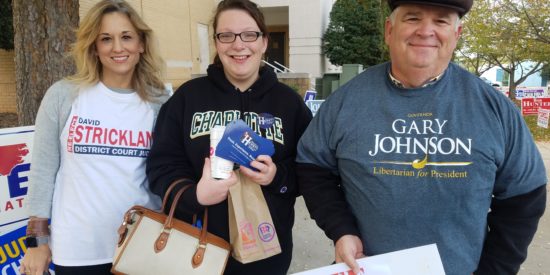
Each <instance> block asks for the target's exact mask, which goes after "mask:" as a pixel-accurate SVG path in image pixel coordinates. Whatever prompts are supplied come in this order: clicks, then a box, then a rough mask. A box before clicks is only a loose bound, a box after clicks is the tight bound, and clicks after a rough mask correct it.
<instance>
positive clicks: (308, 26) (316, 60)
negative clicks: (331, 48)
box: [288, 0, 333, 77]
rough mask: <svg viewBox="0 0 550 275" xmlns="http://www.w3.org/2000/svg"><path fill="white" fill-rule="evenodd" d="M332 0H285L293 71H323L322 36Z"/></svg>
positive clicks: (313, 74) (311, 72)
mask: <svg viewBox="0 0 550 275" xmlns="http://www.w3.org/2000/svg"><path fill="white" fill-rule="evenodd" d="M332 2H333V1H332V0H300V1H291V2H290V3H289V4H290V6H289V9H288V10H289V40H290V41H289V48H290V49H289V63H290V64H289V65H290V68H291V69H292V70H293V71H295V72H308V73H310V74H311V75H312V76H313V77H321V76H322V74H323V73H324V72H325V59H324V55H323V52H322V38H323V33H324V31H325V29H326V28H327V26H328V21H329V14H330V9H331V7H332Z"/></svg>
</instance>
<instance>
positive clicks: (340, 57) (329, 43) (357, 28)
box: [323, 0, 387, 68]
mask: <svg viewBox="0 0 550 275" xmlns="http://www.w3.org/2000/svg"><path fill="white" fill-rule="evenodd" d="M383 20H384V8H382V7H381V6H380V0H337V1H336V3H334V6H333V7H332V11H331V12H330V23H329V26H328V29H327V31H326V32H325V35H324V37H323V39H324V45H323V50H324V52H325V54H326V56H327V57H328V59H329V60H330V62H331V63H333V64H336V65H343V64H362V65H363V67H364V68H367V67H369V66H372V65H376V64H378V63H381V62H382V61H384V57H385V56H387V54H385V48H384V28H383V22H384V21H383Z"/></svg>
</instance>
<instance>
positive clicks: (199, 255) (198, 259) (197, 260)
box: [155, 180, 208, 268]
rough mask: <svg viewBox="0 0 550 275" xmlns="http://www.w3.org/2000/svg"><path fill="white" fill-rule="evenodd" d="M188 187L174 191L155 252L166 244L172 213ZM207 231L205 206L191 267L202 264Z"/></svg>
mask: <svg viewBox="0 0 550 275" xmlns="http://www.w3.org/2000/svg"><path fill="white" fill-rule="evenodd" d="M182 181H183V180H182ZM172 185H175V184H174V183H173V184H172ZM189 187H191V184H187V185H185V186H184V187H183V188H181V189H180V190H179V191H178V193H176V196H175V197H174V200H173V201H172V205H171V206H170V212H169V213H168V217H166V221H165V222H164V226H163V229H162V232H161V233H160V235H159V237H158V238H157V240H156V242H155V252H157V253H158V252H160V251H162V250H163V249H164V247H165V246H166V244H167V242H168V237H169V236H170V231H171V230H172V220H173V218H174V213H175V211H176V207H177V204H178V201H179V199H180V198H181V196H182V194H183V192H185V191H186V190H187V189H188V188H189ZM168 191H171V190H168ZM163 209H164V207H163ZM207 233H208V207H205V208H204V216H203V225H202V228H201V232H200V235H199V245H198V246H197V250H196V251H195V254H194V255H193V259H192V261H191V264H192V266H193V268H196V267H198V266H199V265H201V264H202V260H203V259H204V253H205V252H206V245H207V243H208V242H207V240H206V237H207Z"/></svg>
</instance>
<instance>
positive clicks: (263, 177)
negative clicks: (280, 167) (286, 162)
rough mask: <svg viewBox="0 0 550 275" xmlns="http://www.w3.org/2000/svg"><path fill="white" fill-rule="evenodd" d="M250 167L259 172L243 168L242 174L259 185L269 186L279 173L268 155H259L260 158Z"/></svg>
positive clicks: (241, 168)
mask: <svg viewBox="0 0 550 275" xmlns="http://www.w3.org/2000/svg"><path fill="white" fill-rule="evenodd" d="M250 166H252V167H254V168H256V169H258V172H256V171H254V170H252V169H249V168H246V167H244V166H241V167H240V170H241V174H243V175H245V176H246V177H248V178H249V179H250V180H252V181H253V182H255V183H257V184H259V185H263V186H267V185H269V184H270V183H271V182H272V181H273V178H274V177H275V173H277V165H275V163H273V160H272V159H271V157H270V156H267V155H259V156H258V158H256V159H255V160H253V161H252V162H251V163H250Z"/></svg>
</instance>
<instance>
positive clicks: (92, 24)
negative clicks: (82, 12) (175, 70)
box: [68, 0, 164, 100]
mask: <svg viewBox="0 0 550 275" xmlns="http://www.w3.org/2000/svg"><path fill="white" fill-rule="evenodd" d="M113 12H117V13H120V14H124V15H126V16H127V17H128V20H130V22H131V23H132V25H133V26H134V28H136V31H137V33H138V35H139V39H140V41H141V42H142V43H143V48H144V51H143V53H142V54H141V56H140V58H139V62H138V64H136V68H135V70H134V74H133V76H132V88H133V89H135V90H136V92H137V94H138V95H139V96H140V97H141V98H142V99H143V100H151V97H155V96H158V95H160V94H159V91H158V90H164V83H163V82H162V80H161V78H162V75H163V72H164V60H163V59H162V57H161V56H160V54H159V51H158V47H157V41H156V39H155V37H154V35H153V30H152V29H151V28H149V26H147V24H145V22H144V21H143V19H141V17H140V16H139V14H138V13H137V12H136V11H135V10H134V9H133V8H132V6H130V4H128V3H127V2H126V1H124V0H102V1H100V2H99V3H97V4H96V5H94V6H93V7H92V8H91V9H90V11H88V13H87V14H86V16H85V17H84V19H83V20H82V22H80V27H79V28H78V30H77V31H76V42H75V43H74V44H73V48H72V50H71V55H72V57H73V59H74V61H75V64H76V68H77V71H76V73H75V74H74V75H72V76H70V77H68V79H70V80H72V81H73V82H76V83H78V84H81V85H93V84H95V83H97V82H98V81H99V80H100V76H101V71H102V65H101V62H100V61H99V58H98V57H97V56H96V54H95V53H96V45H95V42H96V39H97V36H98V35H99V31H100V29H101V20H102V19H103V16H104V15H106V14H109V13H113ZM155 89H156V90H155Z"/></svg>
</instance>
